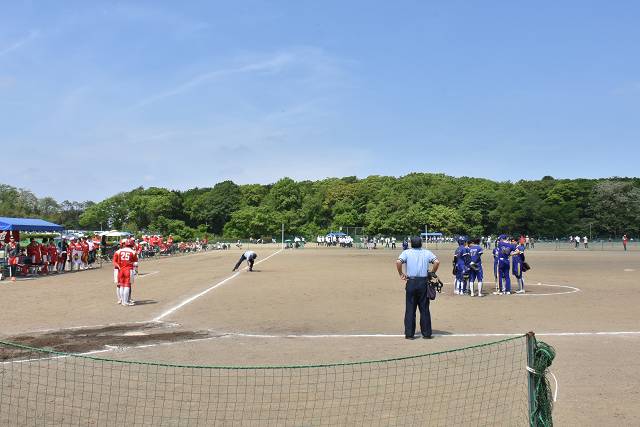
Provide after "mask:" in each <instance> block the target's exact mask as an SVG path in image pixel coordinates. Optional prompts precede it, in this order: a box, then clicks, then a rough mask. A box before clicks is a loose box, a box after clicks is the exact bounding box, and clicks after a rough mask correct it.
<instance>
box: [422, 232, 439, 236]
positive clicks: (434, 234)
mask: <svg viewBox="0 0 640 427" xmlns="http://www.w3.org/2000/svg"><path fill="white" fill-rule="evenodd" d="M425 234H426V235H427V236H442V233H420V235H421V236H424V235H425Z"/></svg>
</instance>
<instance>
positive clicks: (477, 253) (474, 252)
mask: <svg viewBox="0 0 640 427" xmlns="http://www.w3.org/2000/svg"><path fill="white" fill-rule="evenodd" d="M482 253H483V252H482V248H481V247H480V246H478V245H473V246H471V247H470V248H469V259H470V262H475V263H476V264H482V258H480V257H481V256H482Z"/></svg>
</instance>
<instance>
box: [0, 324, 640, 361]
mask: <svg viewBox="0 0 640 427" xmlns="http://www.w3.org/2000/svg"><path fill="white" fill-rule="evenodd" d="M519 335H522V334H520V333H517V334H433V336H434V337H439V338H461V337H496V338H498V337H515V336H519ZM588 335H593V336H601V335H640V331H626V332H622V331H618V332H616V331H612V332H541V333H536V336H588ZM234 337H243V338H287V339H291V338H396V339H397V338H402V337H404V335H389V334H354V335H346V334H345V335H340V334H335V335H259V334H241V333H227V334H222V335H219V336H215V337H207V338H194V339H190V340H184V341H174V342H163V343H157V344H141V345H138V346H132V347H118V346H113V345H108V344H107V345H105V347H106V348H105V349H102V350H94V351H89V352H86V353H78V356H90V355H92V354H98V353H106V352H108V351H113V350H137V349H140V348H150V347H158V346H161V345H174V344H185V343H190V342H199V341H209V340H214V339H226V338H234ZM70 356H73V355H58V356H50V357H41V358H36V359H27V360H14V361H8V362H0V366H1V365H7V364H12V363H28V362H38V361H42V360H52V359H62V358H65V357H70Z"/></svg>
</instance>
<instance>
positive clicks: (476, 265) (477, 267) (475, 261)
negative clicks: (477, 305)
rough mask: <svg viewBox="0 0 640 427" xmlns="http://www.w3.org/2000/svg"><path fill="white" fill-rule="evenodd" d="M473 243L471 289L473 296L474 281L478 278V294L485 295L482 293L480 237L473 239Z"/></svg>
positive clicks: (470, 249)
mask: <svg viewBox="0 0 640 427" xmlns="http://www.w3.org/2000/svg"><path fill="white" fill-rule="evenodd" d="M471 243H472V245H471V246H469V258H470V263H469V291H470V292H471V296H474V294H473V287H474V286H473V283H474V282H475V281H476V279H478V296H479V297H482V296H484V295H483V294H482V279H483V276H484V274H483V272H482V258H481V257H482V253H483V252H482V247H481V246H480V239H473V240H472V241H471Z"/></svg>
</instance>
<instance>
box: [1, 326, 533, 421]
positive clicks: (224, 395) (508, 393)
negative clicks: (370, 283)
mask: <svg viewBox="0 0 640 427" xmlns="http://www.w3.org/2000/svg"><path fill="white" fill-rule="evenodd" d="M526 362H527V346H526V337H525V336H520V337H515V338H509V339H505V340H502V341H497V342H493V343H489V344H483V345H479V346H473V347H467V348H462V349H457V350H451V351H445V352H439V353H432V354H425V355H420V356H413V357H404V358H397V359H388V360H377V361H369V362H358V363H344V364H330V365H315V366H281V367H214V366H179V365H169V364H154V363H145V362H130V361H119V360H110V359H102V358H96V357H88V356H78V355H71V354H64V353H57V352H52V351H45V350H38V349H34V348H29V347H24V346H19V345H16V344H10V343H5V342H1V341H0V425H11V426H37V425H38V426H39V425H46V426H49V425H65V426H67V425H73V426H76V425H77V426H80V425H82V426H87V425H99V426H122V425H135V426H271V425H277V426H336V425H349V426H407V425H429V426H458V425H477V426H486V425H504V426H527V425H529V423H528V408H529V407H528V389H527V372H526V366H527V363H526Z"/></svg>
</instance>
